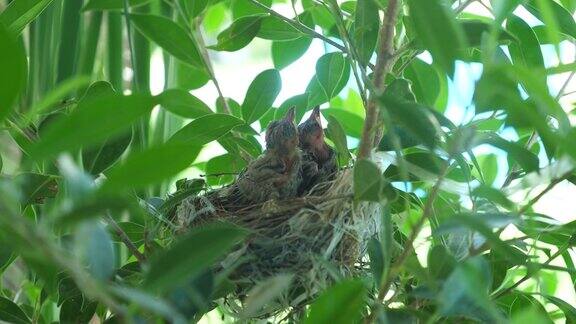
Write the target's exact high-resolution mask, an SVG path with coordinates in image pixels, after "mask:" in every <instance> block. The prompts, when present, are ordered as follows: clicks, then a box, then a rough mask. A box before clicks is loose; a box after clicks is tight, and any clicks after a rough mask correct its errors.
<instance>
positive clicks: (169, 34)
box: [130, 14, 204, 69]
mask: <svg viewBox="0 0 576 324" xmlns="http://www.w3.org/2000/svg"><path fill="white" fill-rule="evenodd" d="M130 21H131V22H132V23H133V24H134V25H135V26H136V28H137V29H138V30H139V31H140V32H141V33H142V34H143V35H144V36H146V37H147V38H149V39H150V40H151V41H153V42H155V43H156V44H158V46H160V47H161V48H162V49H163V50H165V51H166V52H168V53H169V54H170V55H172V56H174V57H175V58H177V59H179V60H181V61H182V62H185V63H188V64H190V65H192V66H194V67H196V68H199V69H204V61H203V59H202V55H201V54H200V51H199V49H198V46H197V45H196V43H195V42H194V40H193V39H192V38H191V37H190V35H189V34H188V33H186V31H185V30H184V29H183V28H182V27H180V26H179V25H178V24H176V23H175V22H173V21H172V20H170V19H168V18H164V17H162V16H156V15H145V14H131V15H130Z"/></svg>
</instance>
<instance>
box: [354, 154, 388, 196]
mask: <svg viewBox="0 0 576 324" xmlns="http://www.w3.org/2000/svg"><path fill="white" fill-rule="evenodd" d="M382 186H383V181H382V172H380V169H379V168H378V166H377V165H376V164H374V162H371V161H369V160H358V161H356V165H355V166H354V197H355V198H356V199H358V200H365V201H374V202H379V201H380V200H381V199H382V197H381V196H380V193H381V191H382Z"/></svg>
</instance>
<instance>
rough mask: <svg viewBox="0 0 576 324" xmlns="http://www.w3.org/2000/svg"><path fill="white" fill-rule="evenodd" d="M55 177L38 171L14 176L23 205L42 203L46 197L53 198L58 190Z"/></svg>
mask: <svg viewBox="0 0 576 324" xmlns="http://www.w3.org/2000/svg"><path fill="white" fill-rule="evenodd" d="M56 179H57V177H56V176H53V175H45V174H39V173H28V172H26V173H21V174H19V175H17V176H16V177H15V178H14V183H16V184H18V185H19V188H20V191H21V199H22V201H21V203H22V205H23V206H27V205H30V204H41V203H44V201H45V200H46V198H54V197H55V196H56V193H57V192H58V183H57V182H56Z"/></svg>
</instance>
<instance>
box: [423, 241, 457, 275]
mask: <svg viewBox="0 0 576 324" xmlns="http://www.w3.org/2000/svg"><path fill="white" fill-rule="evenodd" d="M456 265H457V261H456V258H454V256H453V255H452V254H450V252H448V250H447V249H446V247H445V246H444V245H436V246H434V247H432V248H431V249H430V251H428V271H429V272H430V275H431V276H432V277H433V278H436V279H442V280H444V279H447V278H448V277H449V276H450V274H451V273H452V271H453V270H454V268H455V267H456Z"/></svg>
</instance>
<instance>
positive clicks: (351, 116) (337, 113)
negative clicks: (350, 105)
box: [308, 102, 364, 138]
mask: <svg viewBox="0 0 576 324" xmlns="http://www.w3.org/2000/svg"><path fill="white" fill-rule="evenodd" d="M308 105H310V102H309V103H308ZM322 114H323V115H324V116H326V118H328V117H329V116H332V117H334V118H335V119H337V120H338V122H340V125H342V127H343V128H344V130H345V131H346V135H348V136H352V137H355V138H360V137H361V136H362V127H363V125H364V120H363V119H362V117H360V116H358V115H356V114H355V113H352V112H350V111H347V110H344V109H337V108H328V109H324V110H322Z"/></svg>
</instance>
